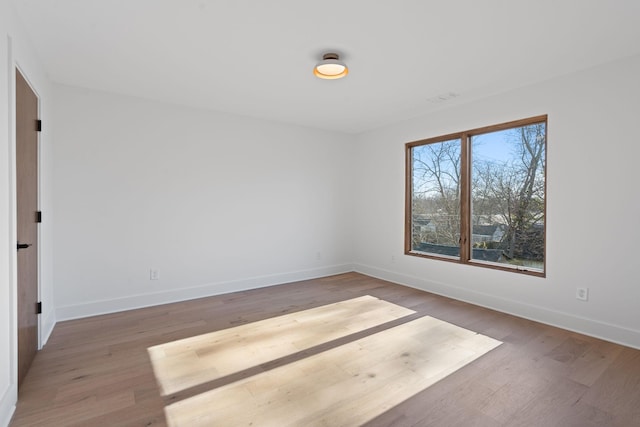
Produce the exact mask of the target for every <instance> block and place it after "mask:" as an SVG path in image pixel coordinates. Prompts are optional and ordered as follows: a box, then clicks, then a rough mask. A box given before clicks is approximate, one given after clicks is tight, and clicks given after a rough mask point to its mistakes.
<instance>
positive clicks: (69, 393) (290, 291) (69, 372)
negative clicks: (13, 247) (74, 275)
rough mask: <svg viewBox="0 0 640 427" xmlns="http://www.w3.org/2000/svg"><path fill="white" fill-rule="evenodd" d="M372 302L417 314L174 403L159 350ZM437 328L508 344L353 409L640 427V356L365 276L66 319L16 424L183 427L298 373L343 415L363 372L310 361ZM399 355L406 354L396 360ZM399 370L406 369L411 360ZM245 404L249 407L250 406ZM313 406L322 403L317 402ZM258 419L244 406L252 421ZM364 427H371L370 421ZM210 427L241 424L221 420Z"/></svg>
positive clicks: (394, 422) (382, 383)
mask: <svg viewBox="0 0 640 427" xmlns="http://www.w3.org/2000/svg"><path fill="white" fill-rule="evenodd" d="M367 296H370V297H373V298H377V299H380V300H383V301H385V302H388V303H391V304H395V305H398V306H401V307H404V308H406V309H408V310H407V313H401V312H398V313H397V316H391V317H389V318H385V319H384V320H380V321H378V322H373V323H372V324H367V326H366V328H359V327H356V328H354V329H353V330H350V331H348V333H347V332H345V333H341V334H337V335H336V336H331V337H330V339H329V340H321V342H316V341H313V340H312V341H310V342H309V343H308V345H305V346H303V347H304V348H302V349H296V350H298V351H295V352H286V354H279V355H278V357H277V358H275V359H273V360H268V361H266V359H261V360H258V361H257V364H256V363H249V364H246V365H241V366H240V369H239V370H238V369H236V370H233V371H230V372H225V373H224V375H217V376H216V375H214V376H213V377H206V376H205V377H203V378H202V381H199V382H197V383H189V384H188V387H186V388H185V387H182V386H180V387H177V388H175V389H172V390H165V392H163V391H162V390H161V387H160V385H159V382H158V379H157V378H156V375H155V374H154V369H153V365H152V361H151V358H150V350H149V349H152V348H162V346H163V345H166V344H167V343H171V342H175V341H179V340H185V339H191V338H192V337H199V336H207V334H211V333H214V332H216V331H222V330H227V329H229V328H234V327H238V326H243V325H246V328H251V327H253V326H252V325H254V324H257V323H256V322H260V321H264V320H266V319H273V318H276V317H281V316H283V315H288V314H291V313H301V312H304V311H305V310H310V309H312V310H313V309H317V308H320V307H322V306H327V305H331V304H335V303H343V304H344V302H345V301H348V300H353V299H356V298H362V297H366V298H370V297H367ZM320 310H322V308H320ZM409 311H412V312H413V313H410V312H409ZM356 317H357V316H356ZM365 317H366V316H365ZM429 318H434V319H439V320H442V321H444V322H448V323H450V324H452V325H456V326H459V327H461V328H465V329H467V330H469V331H473V332H475V333H479V334H482V335H485V336H487V337H490V338H493V339H495V340H498V341H501V342H502V344H501V345H499V346H498V347H496V348H494V349H493V350H491V351H489V352H488V353H486V354H484V355H483V356H482V357H479V358H477V359H475V360H473V361H472V362H470V363H469V364H467V365H466V366H464V367H461V368H460V369H458V370H456V371H455V372H453V373H452V374H450V375H448V376H446V377H445V378H444V379H442V380H440V381H438V382H436V383H435V384H433V385H431V386H429V387H426V388H424V387H419V388H416V389H415V390H412V392H411V393H410V394H409V395H408V396H405V397H403V398H402V399H400V400H399V401H397V402H396V401H395V400H394V399H393V393H392V392H391V391H389V390H396V389H398V388H403V387H404V388H406V387H407V384H411V381H410V378H411V377H407V378H404V380H402V381H399V382H398V381H397V379H395V380H394V375H390V374H389V373H390V372H391V369H387V370H386V372H387V373H388V374H389V375H386V376H385V375H381V376H380V378H377V380H376V382H375V385H373V384H372V387H371V392H372V393H375V392H377V391H378V390H379V389H381V388H385V387H387V390H388V393H387V395H386V398H385V399H382V400H379V401H376V400H375V399H370V400H366V399H365V400H362V401H355V400H354V401H351V405H352V407H354V406H353V405H356V407H361V406H366V407H367V408H370V409H371V411H370V413H374V417H373V418H371V419H368V420H367V421H366V422H365V423H364V424H365V425H367V426H545V427H546V426H563V427H565V426H569V427H570V426H576V427H577V426H581V427H583V426H594V427H596V426H597V427H606V426H624V427H627V426H640V351H639V350H635V349H631V348H627V347H623V346H620V345H616V344H612V343H609V342H605V341H602V340H598V339H595V338H590V337H586V336H583V335H580V334H576V333H572V332H568V331H564V330H561V329H558V328H554V327H551V326H546V325H542V324H539V323H536V322H532V321H528V320H524V319H520V318H516V317H513V316H509V315H505V314H502V313H498V312H495V311H492V310H488V309H484V308H480V307H476V306H473V305H470V304H465V303H462V302H459V301H455V300H451V299H448V298H444V297H440V296H437V295H433V294H429V293H426V292H421V291H417V290H414V289H410V288H405V287H402V286H398V285H394V284H391V283H388V282H385V281H382V280H378V279H373V278H370V277H367V276H363V275H360V274H357V273H348V274H343V275H338V276H332V277H328V278H322V279H316V280H309V281H304V282H298V283H293V284H286V285H280V286H274V287H270V288H263V289H257V290H253V291H245V292H238V293H233V294H227V295H221V296H216V297H210V298H203V299H198V300H193V301H186V302H181V303H176V304H168V305H163V306H157V307H151V308H145V309H140V310H134V311H129V312H123V313H116V314H110V315H104V316H97V317H92V318H87V319H81V320H74V321H68V322H61V323H59V324H58V325H57V326H56V328H55V330H54V332H53V334H52V336H51V338H50V340H49V343H48V344H47V345H46V347H45V348H44V349H43V350H42V351H40V352H39V353H38V355H37V356H36V358H35V360H34V363H33V366H32V368H31V370H30V371H29V373H28V375H27V377H26V378H25V381H24V384H23V386H22V388H21V390H20V394H19V401H18V405H17V408H16V413H15V415H14V419H13V421H12V424H11V425H12V426H74V425H77V426H87V425H90V426H103V425H104V426H151V425H158V426H162V425H175V424H170V423H171V422H173V420H174V418H173V416H174V415H175V413H176V412H175V410H176V408H180V407H184V406H188V405H190V404H192V402H194V401H197V400H199V399H206V398H207V396H210V395H212V394H216V393H219V392H220V390H225V389H228V388H234V387H235V388H237V387H238V385H239V384H243V385H247V384H250V387H249V388H248V389H247V388H244V390H250V393H251V390H254V391H255V390H256V389H257V388H258V387H262V388H264V390H266V391H267V392H268V391H269V390H275V388H272V384H273V383H272V381H273V375H274V374H277V373H278V372H279V371H284V370H288V369H289V368H291V369H293V370H297V372H300V376H295V378H298V379H297V380H296V381H298V382H296V383H295V384H298V387H300V386H302V385H304V384H305V382H304V381H303V382H299V381H300V380H299V378H305V377H308V380H309V382H310V383H311V382H313V383H315V385H318V386H320V389H322V388H323V387H322V386H323V385H324V383H326V393H327V394H328V395H330V396H333V397H335V396H336V395H338V396H340V397H341V398H343V399H341V400H339V403H338V404H339V405H346V407H349V404H350V400H349V399H350V398H349V392H348V390H347V389H345V388H344V387H340V386H336V385H335V384H336V383H335V382H334V383H332V382H331V381H330V379H331V378H337V377H336V375H338V376H339V375H344V372H350V371H349V367H348V366H347V367H335V366H339V365H340V363H338V362H336V363H335V364H334V365H335V366H334V367H332V368H329V367H327V365H325V364H322V366H323V367H324V369H327V370H328V372H327V375H315V376H314V372H315V371H314V370H313V369H310V368H309V366H308V365H307V364H309V363H312V362H313V361H314V360H320V359H321V358H322V357H324V356H326V355H327V354H329V355H331V354H334V353H335V354H340V357H338V359H354V360H355V359H357V357H356V356H350V354H351V353H352V352H355V351H356V350H355V348H356V347H354V346H357V344H356V343H358V342H360V343H362V342H369V341H370V340H375V339H376V337H385V336H387V335H388V334H391V335H390V336H393V337H394V339H397V338H398V337H400V336H401V335H399V334H393V332H390V331H393V330H394V328H408V327H411V326H412V325H418V326H420V322H428V321H429ZM354 319H355V318H354ZM268 322H269V320H267V323H268ZM415 322H418V323H415ZM423 326H424V325H423ZM336 329H338V327H336ZM419 329H421V328H419ZM424 329H428V328H424ZM381 334H382V335H381ZM311 335H313V334H311ZM409 335H410V334H409ZM363 340H364V341H363ZM391 341H392V340H391V339H390V338H389V339H386V338H384V339H382V341H377V342H378V344H377V345H378V346H379V349H380V351H379V353H380V355H381V357H383V358H384V356H382V352H384V351H389V350H392V349H394V348H397V347H398V345H399V344H398V343H397V342H394V343H392V342H391ZM384 342H387V345H384ZM400 342H402V340H401V341H400ZM380 343H382V344H380ZM158 346H160V347H158ZM349 349H350V350H349ZM340 352H347V353H344V354H343V353H340ZM373 353H374V354H375V353H378V352H373ZM385 354H386V353H385ZM391 354H392V355H393V354H396V355H397V353H396V352H393V351H392V352H391ZM402 354H403V353H400V356H402ZM389 357H390V356H387V359H389ZM387 359H385V360H387ZM397 362H398V363H403V362H404V361H403V360H402V357H400V359H399V360H397ZM385 363H386V362H385ZM309 371H311V372H309ZM331 371H333V372H331ZM387 377H388V378H387ZM341 378H342V377H341ZM345 378H346V377H345ZM332 385H333V387H332ZM252 387H253V388H252ZM394 387H395V388H394ZM238 390H240V388H238ZM167 392H168V393H167ZM242 392H244V391H242ZM239 393H240V394H239V395H238V396H239V397H238V399H244V398H245V397H246V396H244V397H243V396H242V394H241V392H240V391H239ZM294 394H295V393H294ZM252 396H253V394H252ZM293 399H295V396H294V397H293ZM351 399H353V396H352V397H351ZM231 401H232V403H234V404H238V402H242V401H241V400H234V399H231ZM313 403H314V405H317V404H318V401H317V399H315V400H314V402H313ZM367 404H368V405H369V406H367ZM335 405H337V404H336V403H335V402H334V403H333V404H332V405H329V406H328V407H326V408H324V409H325V410H324V413H323V412H322V408H323V406H322V405H320V408H321V409H320V410H318V409H317V408H316V409H314V411H313V412H312V411H307V410H306V409H307V408H305V404H304V401H303V400H299V401H298V402H297V403H294V404H292V405H290V406H286V405H285V406H283V408H285V409H282V413H281V414H280V416H281V417H282V419H283V422H282V425H286V424H287V422H288V421H287V420H291V419H294V418H293V414H299V415H296V416H300V414H302V416H304V415H305V414H306V415H307V416H310V417H312V418H307V419H304V421H301V422H304V423H305V425H312V424H313V422H314V420H318V419H321V418H322V417H326V419H327V420H330V419H331V417H332V416H336V414H338V413H339V411H338V410H337V409H336V408H337V406H335ZM245 409H246V407H244V406H243V405H239V406H238V411H243V410H245ZM192 411H193V409H190V410H187V411H186V412H185V413H186V414H187V415H188V414H189V413H192ZM232 414H233V411H232ZM236 415H237V414H236ZM176 419H177V420H178V421H180V418H176ZM260 420H261V419H260V418H258V422H259V421H260ZM334 420H335V418H334ZM254 421H255V420H254ZM185 422H187V421H185ZM351 422H352V423H354V424H352V425H359V424H361V423H363V421H362V420H361V419H353V420H352V421H351ZM210 425H222V426H226V425H235V424H233V423H232V422H231V421H230V420H229V422H226V421H225V420H221V421H217V422H215V423H214V424H210ZM254 425H260V424H259V423H258V424H254ZM325 425H337V424H332V423H331V422H327V423H325ZM346 425H349V424H346Z"/></svg>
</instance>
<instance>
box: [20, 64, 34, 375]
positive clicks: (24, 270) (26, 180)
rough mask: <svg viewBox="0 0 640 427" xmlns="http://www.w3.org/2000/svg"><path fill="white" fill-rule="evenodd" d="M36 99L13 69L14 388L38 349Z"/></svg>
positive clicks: (25, 82) (27, 85)
mask: <svg viewBox="0 0 640 427" xmlns="http://www.w3.org/2000/svg"><path fill="white" fill-rule="evenodd" d="M37 121H38V97H37V96H36V95H35V93H33V90H31V87H30V86H29V84H28V83H27V81H26V80H25V79H24V77H22V74H20V72H19V71H18V70H16V204H17V217H16V221H17V227H18V230H17V233H18V242H17V248H16V249H17V251H18V387H20V386H21V385H22V382H23V380H24V377H25V375H26V374H27V371H28V370H29V367H30V366H31V362H33V358H34V357H35V355H36V351H37V350H38V314H37V302H38V224H37V210H38V131H37Z"/></svg>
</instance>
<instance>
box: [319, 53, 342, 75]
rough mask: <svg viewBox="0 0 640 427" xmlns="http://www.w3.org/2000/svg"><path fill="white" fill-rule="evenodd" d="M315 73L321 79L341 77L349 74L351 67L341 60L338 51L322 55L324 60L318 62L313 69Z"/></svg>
mask: <svg viewBox="0 0 640 427" xmlns="http://www.w3.org/2000/svg"><path fill="white" fill-rule="evenodd" d="M313 74H315V75H316V77H319V78H321V79H341V78H342V77H344V76H346V75H347V74H349V68H347V65H346V64H345V63H344V62H342V61H340V56H339V55H338V54H337V53H325V54H324V55H322V61H320V62H318V63H317V64H316V66H315V68H314V69H313Z"/></svg>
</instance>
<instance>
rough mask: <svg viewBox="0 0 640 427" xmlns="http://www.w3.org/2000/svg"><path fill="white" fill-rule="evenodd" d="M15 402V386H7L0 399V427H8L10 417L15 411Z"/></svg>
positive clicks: (16, 399)
mask: <svg viewBox="0 0 640 427" xmlns="http://www.w3.org/2000/svg"><path fill="white" fill-rule="evenodd" d="M17 401H18V390H17V387H16V386H15V384H9V387H8V388H7V389H6V390H5V391H4V393H2V397H0V426H8V425H9V422H10V421H11V417H12V416H13V413H14V412H15V410H16V402H17Z"/></svg>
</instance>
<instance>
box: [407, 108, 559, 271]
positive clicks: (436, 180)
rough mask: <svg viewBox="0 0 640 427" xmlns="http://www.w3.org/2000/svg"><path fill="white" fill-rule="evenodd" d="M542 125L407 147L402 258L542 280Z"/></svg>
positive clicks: (514, 125) (521, 124) (515, 125)
mask: <svg viewBox="0 0 640 427" xmlns="http://www.w3.org/2000/svg"><path fill="white" fill-rule="evenodd" d="M546 144H547V117H546V116H538V117H534V118H530V119H525V120H519V121H515V122H509V123H504V124H501V125H495V126H489V127H485V128H481V129H474V130H470V131H465V132H460V133H457V134H452V135H446V136H441V137H436V138H430V139H427V140H423V141H416V142H411V143H408V144H407V145H406V148H407V196H406V197H407V206H406V211H407V212H406V216H407V218H406V229H405V253H407V254H409V255H417V256H426V257H433V258H440V259H445V260H449V261H456V262H462V263H469V264H477V265H483V266H488V267H494V268H500V269H509V270H514V271H522V272H527V273H531V274H536V275H543V274H544V266H545V262H544V261H545V211H546V194H545V193H546V174H545V172H546Z"/></svg>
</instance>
